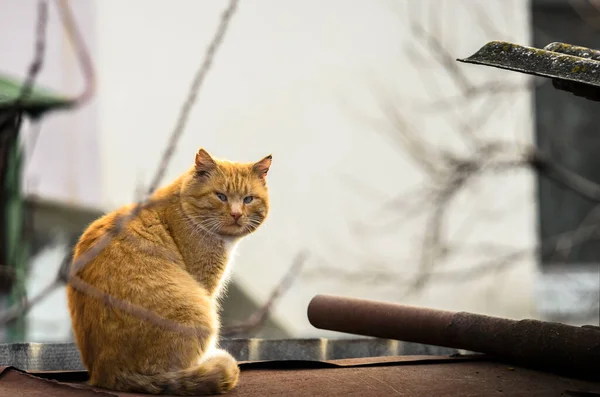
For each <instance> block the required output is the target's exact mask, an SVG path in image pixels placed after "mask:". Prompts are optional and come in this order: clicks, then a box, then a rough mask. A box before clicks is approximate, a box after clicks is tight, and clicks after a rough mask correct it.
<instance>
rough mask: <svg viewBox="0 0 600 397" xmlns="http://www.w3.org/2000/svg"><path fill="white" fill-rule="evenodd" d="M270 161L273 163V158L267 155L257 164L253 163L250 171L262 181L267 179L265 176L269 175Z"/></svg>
mask: <svg viewBox="0 0 600 397" xmlns="http://www.w3.org/2000/svg"><path fill="white" fill-rule="evenodd" d="M271 161H273V156H271V155H268V156H267V157H265V158H264V159H262V160H260V161H259V162H256V163H254V165H253V166H252V170H253V171H254V172H255V173H256V175H258V177H259V178H260V179H261V180H263V181H264V180H265V179H266V178H267V174H268V173H269V168H271Z"/></svg>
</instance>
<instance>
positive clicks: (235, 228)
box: [220, 220, 247, 236]
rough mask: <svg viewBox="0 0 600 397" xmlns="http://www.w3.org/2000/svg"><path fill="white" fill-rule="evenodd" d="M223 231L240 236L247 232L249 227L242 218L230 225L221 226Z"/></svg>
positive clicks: (223, 232) (226, 233)
mask: <svg viewBox="0 0 600 397" xmlns="http://www.w3.org/2000/svg"><path fill="white" fill-rule="evenodd" d="M220 231H221V233H222V234H225V235H229V236H239V235H242V234H245V233H246V232H247V228H246V225H245V223H244V222H242V221H241V220H237V221H233V222H231V223H230V224H228V225H224V226H222V227H221V230H220Z"/></svg>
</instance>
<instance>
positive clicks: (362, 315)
mask: <svg viewBox="0 0 600 397" xmlns="http://www.w3.org/2000/svg"><path fill="white" fill-rule="evenodd" d="M308 320H309V321H310V323H311V324H312V325H313V326H314V327H316V328H320V329H326V330H330V331H339V332H344V333H350V334H356V335H364V336H372V337H377V338H386V339H397V340H402V341H407V342H415V343H424V344H430V345H436V346H444V347H449V348H455V349H465V350H469V351H473V352H479V353H484V354H488V355H491V356H496V357H498V358H503V359H507V360H509V361H512V362H514V363H515V364H521V365H524V366H530V367H536V368H540V369H547V370H552V371H556V372H561V373H569V375H575V376H582V377H585V378H589V377H592V378H593V379H596V380H600V329H598V328H597V327H574V326H570V325H565V324H559V323H551V322H544V321H538V320H520V321H515V320H509V319H505V318H498V317H490V316H484V315H479V314H473V313H465V312H451V311H443V310H434V309H427V308H420V307H414V306H406V305H400V304H395V303H387V302H379V301H371V300H364V299H355V298H346V297H340V296H331V295H317V296H315V297H314V298H313V299H312V300H311V302H310V303H309V305H308Z"/></svg>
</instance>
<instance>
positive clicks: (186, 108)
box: [147, 0, 238, 196]
mask: <svg viewBox="0 0 600 397" xmlns="http://www.w3.org/2000/svg"><path fill="white" fill-rule="evenodd" d="M237 5H238V0H230V2H229V6H228V7H227V9H225V11H224V12H223V14H222V15H221V22H220V24H219V27H218V28H217V31H216V33H215V35H214V37H213V39H212V41H211V43H210V45H209V46H208V49H207V50H206V54H205V56H204V62H202V65H201V66H200V68H199V69H198V71H197V72H196V75H195V77H194V81H193V82H192V85H191V86H190V91H189V94H188V97H187V99H186V101H185V103H184V104H183V106H182V108H181V113H180V114H179V118H178V119H177V123H176V124H175V128H174V129H173V132H171V137H170V138H169V142H168V144H167V148H166V149H165V151H164V152H163V155H162V158H161V160H160V163H159V166H158V170H157V171H156V174H155V175H154V178H153V179H152V182H151V183H150V187H149V189H148V193H147V195H148V196H150V195H151V194H152V192H153V191H154V190H156V188H157V187H158V185H159V184H160V182H161V180H162V179H163V177H164V175H165V172H166V170H167V166H168V164H169V161H170V159H171V157H172V156H173V152H174V151H175V147H176V146H177V142H178V141H179V137H180V136H181V134H183V131H184V130H185V125H186V124H187V120H188V118H189V114H190V110H191V109H192V106H193V105H194V103H195V102H196V98H197V96H198V92H199V90H200V88H201V87H202V83H203V82H204V79H205V77H206V74H207V73H208V71H209V70H210V67H211V66H212V63H213V60H214V57H215V54H216V53H217V50H218V49H219V47H220V46H221V44H222V43H223V38H224V37H225V33H226V32H227V28H228V26H229V22H230V21H231V17H232V16H233V14H234V13H235V11H236V9H237Z"/></svg>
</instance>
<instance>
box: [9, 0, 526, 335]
mask: <svg viewBox="0 0 600 397" xmlns="http://www.w3.org/2000/svg"><path fill="white" fill-rule="evenodd" d="M9 3H11V4H12V5H13V6H14V5H15V4H17V3H18V4H19V6H18V7H16V8H15V7H8V6H5V4H7V2H3V3H2V7H1V8H0V18H2V19H0V29H1V30H0V31H1V32H4V29H8V30H9V31H10V35H14V34H15V33H14V32H15V31H23V36H22V38H21V39H19V40H22V41H23V42H24V43H25V44H28V45H29V44H30V42H31V40H32V37H31V33H27V32H30V31H31V32H32V29H31V28H32V27H31V26H27V29H25V25H26V24H24V23H23V24H22V26H21V25H19V26H13V25H14V24H13V25H10V26H9V25H4V24H3V22H4V21H3V19H7V20H10V18H6V17H5V15H7V12H8V11H5V10H10V12H22V15H21V14H19V16H18V18H19V21H21V22H22V21H33V20H34V9H35V2H34V1H29V0H28V1H23V2H20V1H17V0H12V1H11V2H9ZM72 3H76V4H77V7H78V8H79V11H78V12H79V15H80V16H79V18H83V20H82V22H81V24H82V27H83V30H84V32H85V33H86V37H87V39H88V43H90V45H91V48H92V54H93V56H94V58H95V63H96V68H97V72H98V89H99V90H98V94H97V98H96V102H95V103H93V104H91V105H90V106H88V107H86V108H85V109H82V110H81V111H79V112H78V113H77V114H75V115H69V116H68V117H67V116H56V117H54V118H53V119H49V120H48V121H47V123H44V126H43V131H42V139H41V140H40V142H39V143H38V145H39V146H38V148H37V149H36V152H35V153H34V157H33V161H32V165H31V167H32V169H31V171H30V174H29V175H33V176H36V178H37V179H38V180H40V183H39V187H38V190H37V191H38V192H39V193H40V194H41V195H43V196H46V197H53V198H59V199H61V200H65V201H69V202H76V203H78V204H86V205H98V206H101V207H103V208H105V209H107V210H110V209H113V208H115V207H116V206H118V205H121V204H123V203H125V202H128V201H130V200H131V199H132V198H133V194H134V191H135V189H136V186H137V185H138V184H139V183H140V182H143V183H146V184H147V183H148V181H149V179H150V177H151V175H152V174H153V173H154V171H155V170H156V167H157V166H158V164H157V162H158V158H159V155H160V154H161V153H162V151H163V149H164V146H165V144H166V142H167V139H168V134H169V133H170V131H171V129H172V128H173V126H174V124H175V120H176V118H177V116H178V111H179V107H180V105H181V103H182V101H183V100H184V98H185V95H186V94H187V89H188V85H189V83H190V82H191V79H192V76H193V73H194V72H195V69H196V68H197V67H198V65H199V63H200V61H201V59H202V56H203V54H204V51H205V48H206V46H207V44H208V42H209V40H210V38H211V36H212V33H213V31H214V29H215V28H216V26H217V23H218V20H219V16H220V13H221V11H222V9H223V8H224V7H225V6H226V1H224V0H222V1H211V2H208V1H204V2H200V1H192V0H179V1H176V2H173V1H170V2H167V1H166V0H143V1H142V0H128V1H125V2H124V1H117V0H103V1H96V2H81V3H79V2H72ZM474 3H476V4H477V5H478V6H479V7H480V8H483V9H485V10H487V11H488V13H489V14H490V15H493V16H494V18H497V21H498V23H499V25H498V30H499V32H500V33H498V34H497V35H491V34H486V33H482V32H479V31H476V30H475V29H474V28H473V26H474V25H475V23H476V22H477V18H473V15H474V14H473V13H472V12H470V11H469V9H468V8H465V6H468V5H470V4H474ZM25 4H26V5H25ZM82 4H85V6H84V5H82ZM412 4H413V6H414V5H415V4H417V5H419V4H420V5H421V6H422V7H423V8H422V10H425V11H424V12H423V13H422V14H421V18H423V19H422V21H426V20H428V21H429V22H431V20H430V19H428V18H433V17H435V18H439V21H440V23H439V26H438V25H435V24H434V25H435V26H438V27H436V29H440V30H441V31H442V32H443V33H442V35H443V37H444V38H446V39H447V40H448V42H449V43H450V44H451V47H452V48H451V50H452V52H453V56H455V57H462V56H467V55H470V54H472V53H473V52H475V51H476V50H477V49H478V48H479V47H480V46H481V45H483V44H484V43H485V42H486V41H488V40H492V39H507V40H510V41H513V42H519V43H527V42H528V41H529V36H528V31H527V23H528V11H527V7H528V2H526V1H522V2H520V1H517V2H514V1H513V2H508V3H507V2H505V1H503V0H494V1H492V0H486V1H483V0H481V1H477V2H473V1H449V0H447V1H441V0H430V1H413V2H412ZM406 5H407V2H406V1H385V0H381V1H373V0H360V1H358V0H357V1H352V2H349V1H343V0H329V1H327V2H324V1H317V0H307V1H303V2H299V1H297V2H291V1H288V2H283V1H277V0H255V1H252V2H249V1H247V2H243V1H242V2H241V4H240V9H239V13H238V14H237V15H236V16H235V17H234V19H233V21H232V25H231V30H230V31H229V32H228V33H227V37H226V40H225V44H224V46H223V47H222V48H221V50H220V51H219V53H218V55H217V58H216V62H215V63H214V69H213V70H212V71H211V72H210V73H209V75H208V79H207V80H206V84H205V87H204V89H203V90H202V92H201V95H200V97H199V100H198V103H197V105H196V107H195V108H194V111H193V112H192V117H191V119H190V122H189V124H188V128H187V130H186V132H185V135H184V136H183V138H182V139H181V141H180V143H179V145H178V149H177V153H176V156H175V158H174V160H173V162H172V163H171V166H170V168H169V170H168V175H167V178H166V180H165V181H168V180H170V179H172V178H174V177H175V176H176V175H178V174H179V173H180V172H182V171H183V170H185V169H186V168H187V167H188V166H189V165H190V164H191V161H192V159H193V155H194V153H195V151H196V150H197V148H198V147H199V146H204V147H205V148H206V149H207V150H209V152H211V153H212V154H214V155H215V156H217V157H225V158H229V159H232V160H244V161H246V160H248V161H249V160H254V159H259V158H260V157H262V156H264V155H266V154H268V153H273V155H274V162H273V166H272V170H271V172H270V175H269V180H270V186H271V195H272V213H271V216H270V219H269V220H268V222H267V224H266V225H265V227H264V228H263V229H262V230H260V232H258V233H257V234H256V235H254V236H252V237H250V238H249V239H248V240H247V241H246V242H244V243H243V244H242V246H241V247H240V250H239V258H238V260H237V263H236V269H235V271H234V274H235V276H234V277H235V279H236V281H237V282H238V283H239V284H240V285H241V287H242V288H244V289H245V290H246V291H248V292H249V293H250V294H251V295H252V296H254V297H256V299H257V300H259V301H261V300H264V299H265V298H266V297H267V295H268V293H269V291H270V289H271V288H272V287H273V286H274V285H275V284H276V283H277V281H278V280H279V279H280V278H281V277H282V276H283V274H284V273H285V271H286V269H287V267H288V266H289V264H290V263H291V261H292V259H293V257H294V255H295V254H296V252H297V251H298V250H300V249H308V250H309V251H310V252H311V255H312V260H311V261H310V262H309V263H308V264H307V269H306V270H307V273H310V271H312V272H313V274H314V272H315V271H317V272H318V268H319V264H320V263H322V262H323V261H327V262H328V263H329V264H332V266H337V267H341V268H342V269H346V270H347V269H359V270H360V269H364V268H365V267H366V268H367V270H369V269H370V267H371V266H373V265H368V264H366V262H367V260H370V262H371V263H373V262H376V263H377V264H378V265H379V266H381V267H382V268H383V269H384V270H389V271H390V272H393V273H406V274H407V275H410V274H411V273H414V271H415V269H416V263H417V260H418V253H419V238H420V237H421V235H422V232H423V225H424V223H425V220H426V219H425V218H423V217H421V218H417V219H416V220H414V221H413V222H412V223H411V222H409V221H408V220H402V219H401V220H398V222H399V223H400V224H401V225H402V226H403V227H402V228H399V229H398V230H397V231H394V232H393V233H390V234H388V235H387V236H385V237H377V238H373V237H371V238H369V239H367V238H366V237H362V238H359V237H357V236H356V234H354V233H352V231H351V226H352V225H353V224H354V223H356V222H358V221H363V222H364V221H366V222H367V223H369V222H371V221H372V222H375V220H374V219H372V218H371V217H372V215H371V214H372V213H374V212H375V211H376V210H377V209H378V208H379V207H380V206H381V204H382V203H383V202H384V201H385V200H387V199H389V198H391V197H392V196H393V195H395V194H398V193H399V192H402V191H405V190H409V189H412V188H414V186H417V185H418V184H419V183H421V182H422V175H421V174H420V173H419V172H418V171H417V170H416V169H415V167H414V165H413V164H412V163H411V162H410V160H409V159H408V158H406V157H402V156H399V155H398V151H397V150H396V149H395V148H394V147H393V146H392V145H391V144H390V141H389V140H386V139H384V138H382V137H381V136H380V135H379V134H378V133H377V131H376V130H377V129H378V128H381V126H382V124H383V123H382V120H383V119H382V117H383V116H382V114H381V112H380V109H379V107H378V99H380V98H378V97H377V96H375V95H374V94H379V93H380V92H382V91H379V90H381V89H383V92H384V93H385V92H386V91H387V92H389V93H393V94H394V95H396V96H397V97H398V98H397V101H398V102H397V103H396V106H401V107H402V109H410V108H411V106H414V105H415V104H416V101H417V100H424V99H427V98H428V95H429V93H428V92H427V90H426V89H425V83H427V82H428V81H424V79H425V80H429V79H430V78H431V79H433V78H434V77H440V75H441V70H440V68H439V67H438V66H435V65H433V64H429V65H424V66H423V67H422V70H418V68H415V67H414V66H413V65H412V64H411V63H410V60H409V58H408V55H407V52H406V46H407V45H408V44H410V43H411V42H414V38H411V34H410V32H409V23H408V21H407V18H406V12H407V11H406ZM432 5H434V6H435V7H436V8H435V9H436V10H437V11H438V12H439V15H432V13H431V12H427V11H426V10H428V9H431V8H432V7H431V6H432ZM417 8H418V7H417ZM19 10H20V11H19ZM15 18H16V17H15ZM52 21H54V22H52ZM56 23H57V19H56V15H54V16H53V17H52V16H51V24H53V25H52V26H54V27H53V29H54V33H53V36H50V37H49V40H51V41H52V43H55V44H52V45H53V46H60V49H55V50H53V51H50V52H49V54H50V55H49V56H50V59H51V60H52V59H54V60H53V61H49V63H48V64H47V65H48V68H49V69H48V71H45V73H46V75H45V76H46V77H44V79H45V80H42V81H45V82H47V83H48V84H49V85H51V86H53V87H56V88H58V89H62V90H65V91H68V92H70V93H71V92H77V88H74V87H78V84H80V83H79V80H77V78H78V76H77V73H76V72H75V71H74V70H76V69H74V68H73V63H72V61H73V60H72V59H70V58H69V56H68V50H67V47H66V45H65V44H64V38H62V37H61V36H60V35H59V34H58V33H57V32H56V31H57V30H58V27H57V26H56ZM441 26H443V29H442V28H441ZM9 28H10V29H9ZM26 34H29V36H26ZM498 36H500V37H498ZM2 37H7V36H6V33H5V35H3V36H2ZM9 41H10V40H0V45H1V46H4V47H0V53H6V51H12V52H14V53H17V54H19V55H18V56H16V57H15V60H14V62H12V63H10V64H9V66H10V67H11V68H13V69H12V70H14V71H16V72H21V73H22V72H23V70H24V68H25V67H26V64H27V61H28V60H29V56H30V53H27V54H25V52H24V48H29V47H27V46H25V47H19V48H16V49H15V48H10V49H7V48H8V47H6V46H8V45H11V44H9ZM63 47H64V48H63ZM12 52H11V53H12ZM67 59H69V60H67ZM64 62H70V63H69V65H70V66H69V67H68V68H66V69H64V70H63V69H62V68H61V65H64ZM4 63H5V62H4V61H2V63H0V65H2V66H3V67H4ZM460 67H461V68H464V70H468V73H469V75H470V76H472V77H474V78H476V79H483V78H485V77H486V76H490V75H494V76H498V78H506V76H507V75H510V76H511V78H513V79H518V77H514V76H513V75H512V74H510V73H508V72H506V73H504V74H503V72H500V71H494V70H490V69H487V68H483V67H475V66H465V65H461V66H460ZM424 70H428V71H429V72H425V74H423V71H424ZM427 73H429V74H427ZM494 73H495V74H494ZM439 88H440V90H442V92H445V93H447V94H448V95H449V96H451V94H455V93H456V89H455V88H454V87H452V86H451V85H450V83H449V82H448V81H444V80H442V82H441V83H440V87H439ZM86 112H88V113H86ZM508 114H509V117H507V113H506V112H504V113H502V114H498V115H494V116H492V117H491V120H490V122H489V123H488V124H486V125H485V127H482V129H481V130H480V131H479V132H480V133H485V134H488V135H490V136H494V137H501V136H504V135H506V134H507V133H506V131H510V132H511V134H509V136H507V139H509V140H510V139H513V140H514V138H515V135H516V134H517V133H513V132H515V131H516V132H518V134H520V135H519V137H518V139H520V140H521V141H524V142H529V141H530V140H531V131H532V130H531V123H530V120H529V114H530V105H529V97H528V95H527V94H522V95H520V96H519V97H518V99H517V100H515V103H514V106H513V107H512V108H511V110H510V112H509V113H508ZM409 115H413V113H411V112H409ZM409 121H410V122H411V123H415V125H416V127H417V128H419V129H422V130H423V133H424V134H427V138H428V139H430V140H432V141H437V143H439V144H443V145H446V144H448V145H453V144H455V143H456V142H454V141H453V140H452V138H450V134H451V133H452V131H453V128H454V127H455V126H454V125H449V124H448V121H447V119H444V118H440V117H435V116H433V115H432V116H431V117H426V118H422V117H421V116H419V115H417V114H416V113H414V115H413V117H412V118H411V119H410V120H409ZM51 123H55V124H51ZM61 123H62V124H61ZM344 178H345V179H344ZM348 178H352V179H353V180H358V181H359V182H361V183H363V184H365V185H367V186H369V187H370V188H369V189H368V190H367V188H363V190H364V191H362V192H360V193H359V192H357V191H356V189H353V188H352V187H351V186H350V185H349V184H348V183H347V180H348ZM478 194H479V196H477V197H476V200H475V203H474V202H473V201H472V200H471V201H468V202H464V200H463V202H462V203H459V204H458V206H457V207H456V210H455V211H454V219H455V220H456V219H458V220H459V221H460V219H461V218H463V217H464V216H465V215H466V214H468V213H469V212H472V211H474V210H475V209H478V208H479V207H486V206H487V204H489V205H491V206H499V205H507V203H509V202H510V203H514V206H512V207H511V209H510V211H509V212H508V213H506V214H505V215H503V218H502V219H501V221H500V222H498V223H496V224H495V225H496V226H495V227H494V228H493V229H479V230H476V232H475V233H474V237H472V239H474V240H486V241H493V242H498V243H501V244H506V245H511V246H515V247H528V246H531V245H532V244H533V243H534V241H535V212H534V208H535V207H534V203H533V181H532V178H531V176H530V175H525V174H516V175H511V176H510V177H509V178H504V179H501V180H497V179H496V180H493V181H491V182H489V183H487V184H486V185H485V186H483V187H482V188H481V190H480V191H478ZM467 259H469V258H467ZM471 259H472V258H471ZM455 265H456V266H458V265H461V264H455ZM465 266H468V265H465ZM534 272H535V266H534V260H533V258H532V257H526V258H525V259H524V260H523V261H522V262H520V263H519V264H518V266H515V267H513V268H511V270H510V271H507V272H502V273H499V274H493V275H491V276H488V277H485V278H483V279H479V280H477V281H473V282H468V283H460V284H458V285H456V284H433V285H431V286H430V287H428V288H426V290H425V291H424V292H423V294H421V295H418V296H415V297H409V298H403V297H402V294H401V291H400V289H399V287H398V286H397V284H396V282H395V281H394V280H393V281H392V282H390V283H381V284H380V285H373V284H369V283H364V284H362V283H361V282H350V281H348V280H346V279H344V278H341V277H329V278H321V279H318V278H314V277H312V278H311V277H308V276H306V277H302V278H300V279H299V280H298V282H297V283H296V284H295V285H294V287H293V289H292V290H291V291H290V292H289V293H288V294H287V295H285V297H284V298H283V299H282V300H281V302H280V304H279V306H278V308H277V310H276V312H275V315H277V316H278V317H279V318H280V319H281V320H282V321H284V322H285V323H286V324H287V325H288V326H289V327H290V328H291V329H292V330H293V331H294V332H295V333H296V334H297V335H298V336H311V335H315V336H316V335H327V333H323V332H321V331H318V330H314V329H313V328H312V327H311V326H310V324H308V321H307V320H306V307H307V304H308V301H309V300H310V298H311V297H312V296H314V295H315V294H317V293H336V294H342V295H350V296H355V297H363V298H371V299H382V300H393V301H400V302H403V303H411V304H419V305H426V306H431V307H438V308H446V309H453V310H466V311H473V312H481V313H487V314H493V315H502V316H508V317H532V316H535V315H536V313H535V311H534V307H533V302H532V297H531V293H532V285H533V276H534ZM398 284H399V282H398Z"/></svg>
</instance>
